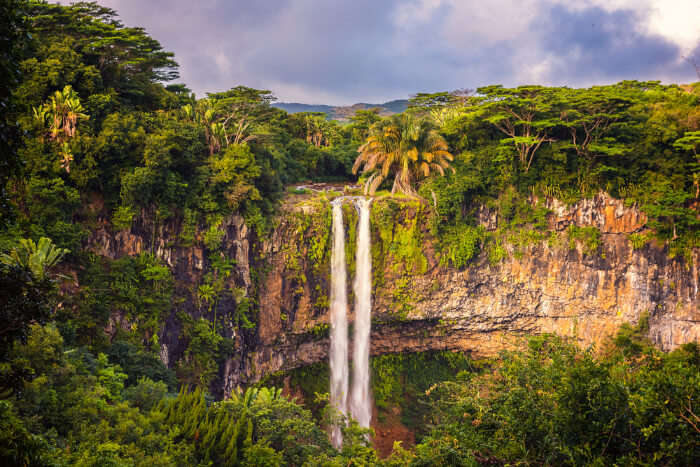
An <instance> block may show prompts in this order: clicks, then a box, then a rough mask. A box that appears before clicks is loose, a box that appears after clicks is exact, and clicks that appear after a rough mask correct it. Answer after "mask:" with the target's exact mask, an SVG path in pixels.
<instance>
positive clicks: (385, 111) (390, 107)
mask: <svg viewBox="0 0 700 467" xmlns="http://www.w3.org/2000/svg"><path fill="white" fill-rule="evenodd" d="M407 106H408V100H406V99H398V100H393V101H389V102H385V103H383V104H367V103H358V104H353V105H349V106H332V105H313V104H299V103H296V102H275V103H273V104H272V107H275V108H278V109H282V110H285V111H287V112H288V113H290V114H294V113H301V112H322V113H325V114H326V115H327V116H328V119H329V120H338V121H340V122H347V121H349V120H350V117H352V116H353V115H354V114H355V112H357V111H358V110H367V109H374V108H377V109H379V115H381V116H382V117H386V116H389V115H393V114H396V113H401V112H403V111H404V110H406V107H407Z"/></svg>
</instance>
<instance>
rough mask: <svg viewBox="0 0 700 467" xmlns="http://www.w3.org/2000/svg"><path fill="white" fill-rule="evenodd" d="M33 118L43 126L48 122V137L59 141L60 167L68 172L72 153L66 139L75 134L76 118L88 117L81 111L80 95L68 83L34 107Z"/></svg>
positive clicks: (82, 109)
mask: <svg viewBox="0 0 700 467" xmlns="http://www.w3.org/2000/svg"><path fill="white" fill-rule="evenodd" d="M33 110H34V119H35V120H37V121H38V122H39V124H40V125H41V126H42V127H44V126H45V125H47V124H48V126H49V128H48V130H49V137H50V138H51V139H52V140H54V141H56V142H57V143H59V145H60V148H61V149H60V155H61V167H63V168H64V169H65V170H66V172H70V164H71V162H72V161H73V154H72V153H71V151H70V147H69V145H68V140H69V139H70V138H72V137H73V136H75V131H76V128H77V125H78V120H80V119H87V118H89V117H88V116H87V115H86V114H84V113H83V111H84V110H85V109H84V108H83V106H82V104H81V103H80V97H78V94H77V93H76V92H75V91H74V90H73V88H72V87H71V86H70V85H68V86H66V87H64V88H63V90H62V91H60V90H59V91H56V92H54V93H53V95H52V96H51V99H49V101H48V102H47V103H45V104H44V105H42V106H41V107H38V108H37V107H35V108H34V109H33Z"/></svg>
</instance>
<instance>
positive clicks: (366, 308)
mask: <svg viewBox="0 0 700 467" xmlns="http://www.w3.org/2000/svg"><path fill="white" fill-rule="evenodd" d="M371 202H372V200H371V199H367V198H358V199H357V206H358V208H359V211H360V219H359V221H358V227H357V255H356V261H355V267H356V269H355V288H354V290H355V334H354V336H353V353H352V355H353V357H352V365H353V367H352V390H351V392H350V414H351V415H352V417H353V418H354V419H355V420H357V422H358V423H359V424H360V426H361V427H363V428H369V422H370V420H371V418H372V401H371V395H370V386H369V334H370V327H371V324H372V316H371V312H372V257H371V254H370V252H371V239H370V229H369V214H370V210H369V206H370V203H371Z"/></svg>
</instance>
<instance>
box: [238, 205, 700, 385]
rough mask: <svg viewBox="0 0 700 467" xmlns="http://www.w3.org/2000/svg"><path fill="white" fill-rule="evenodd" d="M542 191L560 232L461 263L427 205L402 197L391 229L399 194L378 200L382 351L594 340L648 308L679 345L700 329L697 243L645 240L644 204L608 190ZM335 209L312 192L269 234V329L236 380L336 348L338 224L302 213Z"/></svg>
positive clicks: (482, 216)
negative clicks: (447, 252)
mask: <svg viewBox="0 0 700 467" xmlns="http://www.w3.org/2000/svg"><path fill="white" fill-rule="evenodd" d="M542 203H544V204H545V205H546V207H547V208H548V209H549V211H550V214H549V215H548V216H547V221H548V224H549V228H550V229H551V231H552V232H554V234H552V235H550V237H549V239H548V240H547V241H540V242H535V243H532V244H530V245H527V246H525V247H523V248H520V249H519V251H516V250H515V249H514V248H513V247H507V249H508V250H509V251H508V255H507V256H506V257H505V258H503V259H502V260H501V261H499V262H497V263H495V264H492V263H491V262H489V260H488V258H487V256H486V255H485V254H481V255H479V256H478V257H477V258H475V259H474V260H473V261H472V263H471V264H470V265H469V266H468V267H466V268H464V270H457V269H455V268H451V267H446V266H445V265H442V264H441V263H440V260H439V253H438V252H437V250H438V248H437V243H436V240H435V238H433V236H432V235H431V234H430V231H429V229H428V225H427V224H428V223H427V219H426V216H425V215H424V214H423V213H422V212H421V211H422V210H421V207H420V206H419V205H417V204H416V203H402V204H401V206H400V208H399V212H395V207H394V212H393V213H392V216H394V217H393V219H392V221H395V225H393V226H391V235H388V234H387V233H386V232H382V231H381V230H382V228H381V227H380V226H378V224H380V223H381V217H382V215H386V211H387V210H391V206H387V204H386V203H382V202H381V201H378V202H376V203H375V204H374V206H373V208H372V209H373V227H372V228H373V242H374V245H373V257H374V262H373V263H374V264H373V267H374V268H375V281H374V282H375V288H374V294H373V316H374V318H373V328H372V340H371V345H372V354H373V355H380V354H384V353H392V352H418V351H426V350H457V349H459V350H463V351H467V352H470V353H472V354H474V355H475V356H486V355H493V354H494V353H496V352H498V351H499V350H501V349H503V348H506V347H508V346H511V345H513V343H514V341H515V339H516V338H517V337H518V336H522V335H526V334H534V333H545V332H550V333H557V334H560V335H565V336H572V337H574V338H576V339H577V340H578V342H579V343H580V344H581V345H582V346H589V345H595V344H598V343H600V342H601V341H602V340H603V339H604V338H605V337H606V336H609V335H611V334H613V333H614V332H615V331H616V330H617V328H618V327H619V326H620V325H621V324H622V323H625V322H629V323H635V322H637V321H638V320H639V317H640V315H641V314H642V313H645V312H646V313H648V314H649V318H650V337H651V338H652V339H653V341H654V342H655V343H656V344H657V345H658V346H659V347H661V348H663V349H665V350H670V349H673V348H675V347H677V346H679V345H681V344H683V343H686V342H690V341H698V340H700V310H699V309H698V298H697V297H698V267H697V265H698V259H699V258H698V252H697V251H696V252H695V253H694V258H693V261H692V264H688V262H687V261H686V260H684V259H682V258H675V259H672V258H669V257H668V255H667V253H666V252H665V251H664V249H663V248H661V247H660V246H658V245H655V244H654V243H653V242H650V243H648V244H646V245H644V246H642V247H641V248H639V249H634V248H633V246H632V244H631V242H630V240H629V234H632V233H640V232H643V231H644V225H645V223H646V218H645V216H644V215H643V214H642V213H641V212H639V211H638V210H637V209H635V208H634V207H626V206H625V205H624V203H623V202H622V201H620V200H616V199H612V198H610V197H609V196H607V195H605V194H599V195H598V196H596V197H595V198H593V199H590V200H583V201H580V202H578V203H576V204H575V205H573V206H565V205H564V204H562V203H560V202H558V201H556V200H547V201H542ZM324 209H325V208H324V207H323V204H316V205H313V204H308V203H307V204H304V203H300V204H299V205H297V206H292V207H288V214H289V211H291V212H292V213H293V214H294V215H286V216H283V217H282V219H281V221H280V223H279V225H278V226H277V228H276V229H275V231H274V233H273V234H272V236H271V237H270V238H269V239H268V240H267V241H265V242H263V244H262V245H261V251H262V252H263V254H264V256H265V258H266V260H265V261H266V263H267V268H268V270H267V273H266V274H265V275H264V277H263V278H262V281H261V286H260V292H259V305H260V309H259V316H258V330H257V332H258V336H257V337H258V340H257V342H256V346H255V348H250V349H249V350H248V354H247V355H246V358H244V359H241V360H239V361H238V362H237V363H238V364H239V365H240V366H238V368H235V367H233V366H232V367H231V368H230V370H229V372H228V373H227V374H226V387H227V388H232V387H234V386H235V385H238V384H243V383H245V382H247V381H251V380H256V379H258V378H260V377H261V376H263V375H265V374H269V373H272V372H276V371H279V370H288V369H291V368H295V367H298V366H303V365H307V364H311V363H314V362H317V361H321V360H324V359H326V357H327V349H328V338H327V326H328V313H327V307H324V306H323V305H324V301H323V296H322V294H323V292H322V291H325V290H327V264H325V263H324V262H323V261H324V259H323V258H316V260H318V261H320V262H321V264H320V265H319V264H318V263H314V261H313V260H312V259H311V258H312V256H313V255H311V254H310V251H309V238H311V239H313V241H315V242H319V238H320V236H321V235H322V232H319V230H322V229H323V228H329V225H330V224H329V223H325V222H320V224H321V225H319V226H316V228H314V226H312V225H310V224H309V225H307V227H306V228H304V227H303V226H302V227H300V223H299V218H300V217H301V218H304V217H307V218H312V219H319V218H320V219H323V218H324V216H327V215H328V214H327V213H326V212H325V210H324ZM423 211H424V210H423ZM346 214H348V215H347V219H346V223H347V224H348V229H347V230H348V242H349V244H350V245H349V251H354V250H353V249H352V247H353V245H352V242H353V241H354V238H353V235H354V231H353V226H352V224H353V222H355V218H354V216H353V212H352V209H346ZM478 214H479V215H478V218H479V223H480V224H481V225H483V226H484V227H485V228H486V229H487V230H494V229H496V228H497V226H498V215H497V213H496V212H495V211H493V210H489V209H487V208H485V207H482V208H481V209H479V211H478ZM570 225H576V226H579V227H585V226H592V227H595V228H596V229H598V231H599V232H600V234H599V235H600V236H599V244H600V245H599V247H598V248H597V249H596V251H595V252H588V251H586V248H585V247H584V245H583V244H581V242H577V241H570V240H568V239H567V237H566V231H567V229H568V228H569V226H570ZM411 229H413V233H410V231H411ZM407 232H409V234H408V235H406V233H407ZM388 237H392V238H388ZM552 239H554V241H552ZM412 242H413V243H414V244H417V245H418V248H419V252H418V253H419V257H418V258H416V257H411V255H413V254H412V253H409V254H408V256H407V255H406V253H405V251H402V249H403V250H405V249H408V250H410V249H411V248H413V247H415V245H414V246H411V243H412ZM311 246H312V247H313V246H314V245H311ZM316 246H317V247H318V245H316ZM290 249H291V250H292V251H291V252H290ZM290 258H292V260H290ZM402 263H403V264H402ZM411 263H412V264H411ZM352 270H353V265H352V264H351V265H350V271H351V273H352ZM324 274H325V275H326V276H325V277H324ZM319 286H320V290H321V292H320V293H319ZM349 292H350V293H352V291H351V290H350V291H349ZM350 311H351V310H350ZM351 320H352V318H351ZM231 370H233V371H231Z"/></svg>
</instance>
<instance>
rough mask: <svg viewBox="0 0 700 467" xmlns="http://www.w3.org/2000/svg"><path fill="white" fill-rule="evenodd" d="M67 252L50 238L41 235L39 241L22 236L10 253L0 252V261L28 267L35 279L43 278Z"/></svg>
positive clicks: (10, 264) (9, 264)
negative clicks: (35, 241)
mask: <svg viewBox="0 0 700 467" xmlns="http://www.w3.org/2000/svg"><path fill="white" fill-rule="evenodd" d="M66 253H68V250H66V249H65V248H58V247H56V245H54V243H53V242H52V241H51V239H50V238H46V237H41V238H40V239H39V243H34V240H32V239H27V238H23V239H20V241H19V244H18V245H17V246H16V247H14V248H13V249H12V250H11V251H10V253H9V254H8V253H3V254H0V263H3V264H7V265H8V266H16V267H21V268H25V269H28V270H29V271H31V273H32V275H33V276H34V278H35V279H37V280H43V279H44V277H46V273H47V271H48V270H49V269H51V268H52V267H54V266H56V265H57V264H58V263H60V262H61V260H62V259H63V257H64V256H65V255H66Z"/></svg>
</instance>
